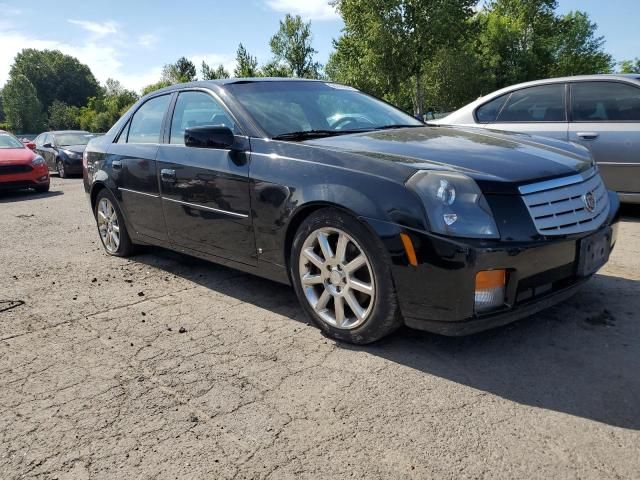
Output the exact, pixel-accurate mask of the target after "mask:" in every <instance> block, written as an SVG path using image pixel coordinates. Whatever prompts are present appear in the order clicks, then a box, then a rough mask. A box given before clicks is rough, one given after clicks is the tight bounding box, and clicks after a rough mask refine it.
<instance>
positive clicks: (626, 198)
mask: <svg viewBox="0 0 640 480" xmlns="http://www.w3.org/2000/svg"><path fill="white" fill-rule="evenodd" d="M435 123H438V124H442V125H465V126H477V127H482V128H487V129H499V130H510V131H515V132H523V133H528V134H535V135H544V136H548V137H553V138H557V139H560V140H569V141H572V142H576V143H579V144H581V145H584V146H585V147H587V148H589V149H590V150H591V153H592V154H593V157H594V158H595V160H596V162H597V163H598V166H599V168H600V172H601V174H602V177H603V178H604V181H605V183H606V185H607V187H608V188H611V189H612V190H616V191H617V192H618V194H619V196H620V199H621V200H622V201H623V202H629V203H640V74H633V75H631V74H630V75H585V76H576V77H565V78H551V79H547V80H538V81H535V82H527V83H522V84H519V85H514V86H512V87H507V88H503V89H502V90H498V91H497V92H494V93H491V94H489V95H486V96H484V97H482V98H480V99H478V100H476V101H475V102H472V103H470V104H469V105H467V106H465V107H462V108H461V109H460V110H457V111H456V112H453V113H452V114H450V115H449V116H447V117H446V118H444V119H441V120H438V121H436V122H435Z"/></svg>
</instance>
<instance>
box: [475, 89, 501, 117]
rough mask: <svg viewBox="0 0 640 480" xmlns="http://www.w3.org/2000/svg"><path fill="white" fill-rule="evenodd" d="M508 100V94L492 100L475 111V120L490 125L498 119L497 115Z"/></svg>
mask: <svg viewBox="0 0 640 480" xmlns="http://www.w3.org/2000/svg"><path fill="white" fill-rule="evenodd" d="M507 98H509V94H506V95H502V96H500V97H498V98H494V99H493V100H491V101H490V102H487V103H485V104H484V105H482V106H481V107H480V108H478V109H477V110H476V119H477V120H478V122H479V123H491V122H495V121H496V119H497V118H498V114H499V113H500V110H502V107H503V106H504V102H506V101H507Z"/></svg>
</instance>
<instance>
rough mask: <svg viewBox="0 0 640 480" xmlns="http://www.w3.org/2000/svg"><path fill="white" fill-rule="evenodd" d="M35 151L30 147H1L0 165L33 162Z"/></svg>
mask: <svg viewBox="0 0 640 480" xmlns="http://www.w3.org/2000/svg"><path fill="white" fill-rule="evenodd" d="M33 157H34V153H33V152H32V151H31V150H29V149H28V148H0V165H8V164H11V165H22V164H24V163H31V160H33Z"/></svg>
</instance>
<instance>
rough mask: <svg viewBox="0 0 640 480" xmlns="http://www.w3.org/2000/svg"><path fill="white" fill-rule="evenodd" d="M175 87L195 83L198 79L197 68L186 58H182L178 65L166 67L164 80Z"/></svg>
mask: <svg viewBox="0 0 640 480" xmlns="http://www.w3.org/2000/svg"><path fill="white" fill-rule="evenodd" d="M161 80H164V81H166V82H168V83H169V85H173V84H175V83H185V82H193V81H194V80H197V78H196V66H195V65H194V64H193V62H192V61H191V60H189V59H188V58H186V57H180V58H179V59H178V60H177V61H176V63H170V64H168V65H165V66H164V68H163V69H162V79H161Z"/></svg>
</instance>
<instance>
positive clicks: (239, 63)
mask: <svg viewBox="0 0 640 480" xmlns="http://www.w3.org/2000/svg"><path fill="white" fill-rule="evenodd" d="M233 75H234V76H235V77H236V78H243V77H257V76H258V75H259V71H258V59H257V58H256V57H252V56H251V55H250V54H249V52H247V49H246V48H244V45H242V43H241V44H240V45H238V50H237V52H236V68H235V70H234V71H233Z"/></svg>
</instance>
